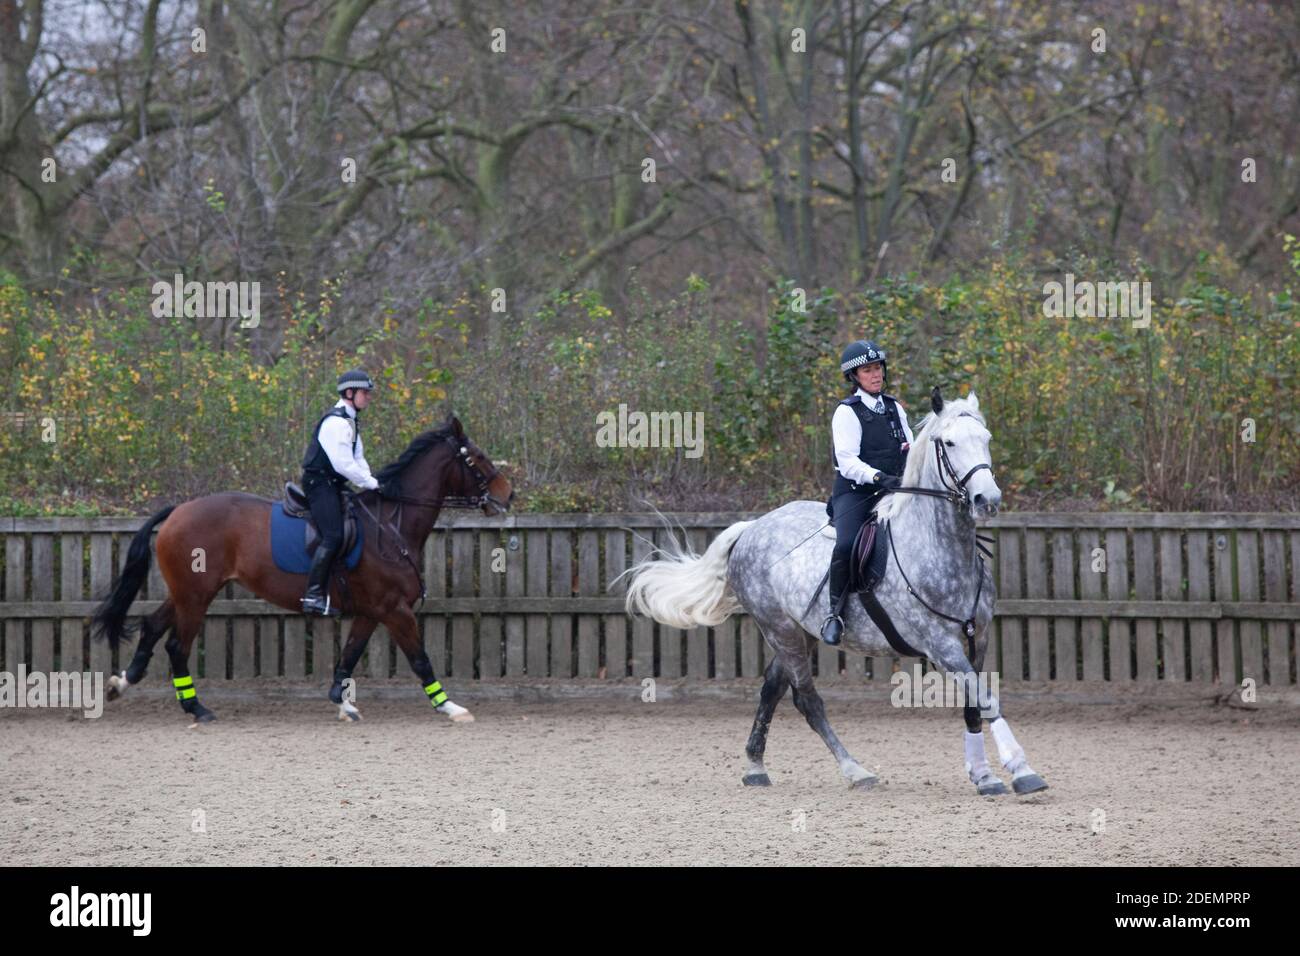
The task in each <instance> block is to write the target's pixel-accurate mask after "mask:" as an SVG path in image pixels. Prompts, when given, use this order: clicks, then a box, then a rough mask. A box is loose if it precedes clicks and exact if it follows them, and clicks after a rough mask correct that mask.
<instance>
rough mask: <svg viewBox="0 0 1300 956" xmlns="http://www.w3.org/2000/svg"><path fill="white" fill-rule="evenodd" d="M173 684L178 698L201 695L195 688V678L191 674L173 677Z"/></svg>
mask: <svg viewBox="0 0 1300 956" xmlns="http://www.w3.org/2000/svg"><path fill="white" fill-rule="evenodd" d="M172 686H173V687H175V688H176V699H177V700H189V699H190V698H191V697H197V696H198V695H199V692H198V691H196V690H195V689H194V678H193V677H190V676H189V675H186V676H185V677H173V678H172Z"/></svg>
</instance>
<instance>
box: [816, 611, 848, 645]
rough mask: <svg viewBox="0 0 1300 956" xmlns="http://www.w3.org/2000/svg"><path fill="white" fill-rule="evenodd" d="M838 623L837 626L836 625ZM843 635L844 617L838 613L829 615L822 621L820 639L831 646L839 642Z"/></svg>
mask: <svg viewBox="0 0 1300 956" xmlns="http://www.w3.org/2000/svg"><path fill="white" fill-rule="evenodd" d="M836 625H838V627H837V626H836ZM843 636H844V618H842V617H840V616H839V615H838V614H831V615H829V616H828V617H827V618H826V620H824V621H823V622H822V630H821V639H822V640H823V641H825V642H826V643H827V644H830V645H831V646H832V647H834V646H836V645H838V644H839V643H840V638H841V637H843Z"/></svg>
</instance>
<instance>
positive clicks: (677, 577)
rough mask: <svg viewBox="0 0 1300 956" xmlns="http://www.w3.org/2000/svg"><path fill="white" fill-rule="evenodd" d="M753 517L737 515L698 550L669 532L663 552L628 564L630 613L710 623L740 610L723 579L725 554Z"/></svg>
mask: <svg viewBox="0 0 1300 956" xmlns="http://www.w3.org/2000/svg"><path fill="white" fill-rule="evenodd" d="M753 523H754V522H752V521H737V522H736V523H735V524H733V525H732V526H731V527H729V528H727V529H726V530H725V531H723V532H722V534H720V535H718V536H717V537H716V538H714V539H713V543H712V544H710V545H709V547H708V549H707V550H705V552H704V554H702V555H701V554H696V553H695V552H694V551H692V550H691V549H690V546H689V545H687V546H683V545H681V544H679V543H678V541H677V537H676V536H675V535H672V534H670V535H669V536H668V544H667V545H666V546H665V547H664V548H662V549H660V550H659V551H658V552H657V553H658V554H660V555H662V557H660V558H659V559H658V560H656V559H655V557H654V556H653V555H652V556H651V557H650V558H648V559H646V560H645V561H641V562H640V563H638V564H634V565H633V566H632V567H630V568H628V570H627V572H626V573H627V574H629V575H630V576H631V581H630V582H629V584H628V588H627V611H628V613H629V614H643V615H645V616H646V617H651V618H654V620H656V621H658V622H659V623H660V624H666V625H668V626H669V627H680V628H683V629H684V628H691V627H714V626H716V625H718V624H721V623H722V622H723V621H725V620H726V619H727V618H729V617H731V615H733V614H735V613H736V612H737V611H740V610H742V608H741V605H740V602H739V601H738V600H736V595H735V593H734V592H733V591H732V590H731V586H730V585H729V584H728V583H727V558H728V556H729V555H730V554H731V548H732V545H734V544H735V543H736V539H737V538H738V537H740V533H741V532H742V531H744V530H745V529H746V528H748V527H749V526H750V525H751V524H753Z"/></svg>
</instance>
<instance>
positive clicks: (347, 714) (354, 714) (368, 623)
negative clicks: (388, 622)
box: [330, 617, 377, 721]
mask: <svg viewBox="0 0 1300 956" xmlns="http://www.w3.org/2000/svg"><path fill="white" fill-rule="evenodd" d="M376 626H377V622H376V621H375V620H374V619H372V618H368V617H358V618H355V619H353V621H352V628H351V630H349V631H348V641H347V643H346V644H344V645H343V654H342V656H341V657H340V658H339V665H338V667H336V668H334V684H333V685H332V686H331V687H330V700H331V701H333V702H334V703H336V704H338V705H339V720H349V721H355V720H360V719H361V711H359V710H357V708H356V695H355V694H349V693H348V686H347V684H346V682H347V681H349V680H350V679H351V678H352V671H353V670H354V669H355V668H356V666H357V661H359V660H361V655H362V654H363V653H364V652H365V650H366V644H367V643H369V641H370V635H371V634H373V633H374V632H375V627H376Z"/></svg>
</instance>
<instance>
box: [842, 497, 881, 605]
mask: <svg viewBox="0 0 1300 956" xmlns="http://www.w3.org/2000/svg"><path fill="white" fill-rule="evenodd" d="M878 527H879V524H878V523H877V521H876V513H875V511H872V512H871V516H870V517H869V518H867V520H866V521H865V522H864V523H863V525H862V527H861V528H859V529H858V535H857V537H856V538H854V539H853V552H852V555H851V557H850V563H849V590H850V591H851V592H854V593H858V594H861V593H862V592H864V591H874V590H875V589H876V585H877V584H879V583H880V582H881V580H883V579H884V577H885V568H886V564H887V561H886V559H887V558H888V554H887V553H886V550H887V549H886V547H885V546H884V545H885V543H884V542H883V541H881V547H876V529H877V528H878ZM885 533H886V534H888V533H889V531H888V528H886V529H885Z"/></svg>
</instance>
